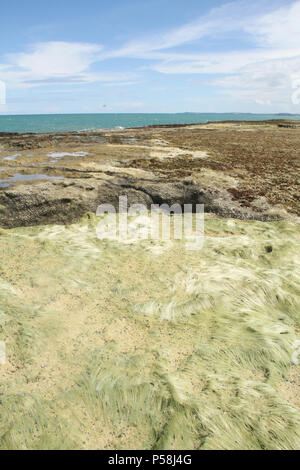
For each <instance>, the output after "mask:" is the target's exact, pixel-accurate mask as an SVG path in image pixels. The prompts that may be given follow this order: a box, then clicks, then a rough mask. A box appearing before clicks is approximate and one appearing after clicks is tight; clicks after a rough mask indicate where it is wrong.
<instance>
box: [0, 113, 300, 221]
mask: <svg viewBox="0 0 300 470" xmlns="http://www.w3.org/2000/svg"><path fill="white" fill-rule="evenodd" d="M299 153H300V127H299V125H297V123H295V122H293V121H268V122H264V121H262V122H230V123H229V122H227V123H208V124H201V125H189V126H149V127H147V128H139V129H124V130H117V131H116V130H110V131H109V130H100V131H93V132H70V133H60V134H6V133H2V134H0V167H1V168H0V170H1V172H0V226H2V227H6V228H12V227H17V226H22V225H26V226H28V225H40V224H49V223H61V224H65V223H71V222H75V221H76V220H78V219H79V218H80V217H81V216H82V215H83V214H84V213H85V212H87V211H93V212H95V210H96V209H97V206H98V205H99V204H102V203H108V202H109V203H111V204H115V205H116V207H117V206H118V197H119V196H121V195H127V196H128V202H129V204H131V203H143V204H146V205H147V207H150V206H151V204H157V203H159V204H162V203H167V204H170V205H172V204H175V203H178V204H180V205H183V204H190V203H194V204H197V203H200V204H201V203H203V204H204V205H205V211H206V212H212V213H215V214H217V215H221V216H224V217H233V218H239V219H256V220H262V221H266V220H273V219H278V218H282V217H284V218H293V219H295V217H297V216H299V215H300V203H299Z"/></svg>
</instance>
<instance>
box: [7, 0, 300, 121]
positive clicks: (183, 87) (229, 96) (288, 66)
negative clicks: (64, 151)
mask: <svg viewBox="0 0 300 470" xmlns="http://www.w3.org/2000/svg"><path fill="white" fill-rule="evenodd" d="M0 8H1V10H0V11H1V17H0V18H1V19H0V81H1V83H0V113H2V114H31V113H75V112H76V113H90V112H95V113H97V112H187V111H191V112H197V111H198V112H229V111H233V112H258V113H273V112H291V113H300V27H299V24H300V0H296V1H295V0H254V1H253V2H251V4H249V2H248V1H244V0H235V1H232V2H228V1H224V0H210V1H208V0H204V1H201V0H186V1H183V0H113V1H112V0H110V1H106V0H102V1H99V0H85V1H77V0H73V1H70V0H64V1H62V0H60V1H57V0H52V1H51V2H41V1H35V0H27V1H26V2H24V1H20V0H17V1H14V2H3V3H2V4H1V7H0ZM4 84H5V86H6V103H3V99H2V104H1V90H2V98H3V89H4Z"/></svg>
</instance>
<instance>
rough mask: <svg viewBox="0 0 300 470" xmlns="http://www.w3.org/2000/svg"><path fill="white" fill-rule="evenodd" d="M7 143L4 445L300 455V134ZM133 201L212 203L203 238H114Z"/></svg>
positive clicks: (6, 138) (170, 131)
mask: <svg viewBox="0 0 300 470" xmlns="http://www.w3.org/2000/svg"><path fill="white" fill-rule="evenodd" d="M279 126H284V127H279ZM0 145H1V149H0V150H1V153H0V169H1V172H0V175H1V183H0V184H2V189H0V204H1V207H0V210H1V212H0V225H1V226H2V228H1V229H0V346H1V344H2V345H5V356H4V355H3V354H2V356H1V355H0V359H1V358H2V362H1V363H0V398H1V399H0V448H1V449H116V450H117V449H203V450H208V449H299V448H300V374H299V367H300V365H299V363H300V349H299V340H300V315H299V312H300V301H299V299H300V249H299V248H300V246H299V245H300V241H299V219H298V216H299V215H300V214H299V198H298V199H297V197H298V196H299V191H297V188H298V187H299V186H298V185H299V175H298V174H297V162H298V161H299V149H300V129H299V128H298V127H294V124H293V122H288V123H287V122H286V121H284V122H278V121H276V122H269V123H267V122H265V123H234V124H233V123H221V124H206V125H199V126H181V127H174V126H171V127H169V126H166V127H152V128H144V129H125V130H122V131H121V130H118V131H104V130H102V131H99V132H91V133H71V134H64V135H50V134H47V135H34V134H33V135H28V136H24V135H22V136H20V135H15V136H12V135H2V136H1V138H0ZM297 159H298V160H297ZM16 175H18V176H16ZM30 178H31V179H30ZM123 194H127V195H128V201H129V203H130V202H143V203H144V204H146V205H147V207H149V206H150V205H151V204H152V203H153V202H155V203H157V202H159V203H162V202H167V203H169V204H173V203H179V204H183V203H191V202H194V203H197V202H204V203H205V206H206V212H207V213H206V214H205V233H204V235H205V238H204V245H203V247H202V249H201V250H194V251H193V250H187V249H186V244H185V240H184V239H182V240H176V239H173V238H170V239H166V240H163V239H150V238H149V239H140V238H139V237H138V234H137V231H136V227H139V228H140V229H142V228H143V225H144V224H146V220H145V217H144V216H143V215H136V216H133V217H132V220H131V222H132V228H133V229H132V230H131V232H130V233H131V237H129V238H128V239H126V240H118V239H114V238H113V237H112V238H109V237H106V238H103V239H101V238H99V236H98V233H99V232H98V230H99V225H100V227H101V224H103V225H104V226H105V224H106V218H105V217H103V218H101V217H100V218H99V216H98V217H97V216H96V215H95V213H94V212H95V210H96V207H97V205H98V204H100V203H103V202H109V203H114V202H117V199H118V196H119V195H123ZM83 214H85V215H83ZM82 215H83V216H82ZM194 217H195V216H194ZM129 226H130V224H129ZM3 351H4V350H3ZM3 351H2V353H3ZM0 353H1V350H0Z"/></svg>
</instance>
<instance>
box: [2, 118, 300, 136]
mask: <svg viewBox="0 0 300 470" xmlns="http://www.w3.org/2000/svg"><path fill="white" fill-rule="evenodd" d="M285 118H292V119H299V120H300V115H297V116H296V115H293V116H291V115H275V114H237V113H227V114H225V113H178V114H144V113H140V114H41V115H37V114H34V115H23V116H4V115H3V116H0V132H20V133H24V132H25V133H26V132H37V133H43V132H66V131H83V130H94V129H114V128H118V127H142V126H148V125H151V124H196V123H201V122H207V121H226V120H236V121H240V120H242V121H258V120H265V119H285Z"/></svg>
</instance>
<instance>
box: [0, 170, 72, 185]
mask: <svg viewBox="0 0 300 470" xmlns="http://www.w3.org/2000/svg"><path fill="white" fill-rule="evenodd" d="M62 179H64V177H63V176H48V175H38V174H37V175H21V174H19V173H16V174H15V175H14V176H11V177H9V178H6V179H3V180H1V179H0V188H8V187H10V186H13V185H14V184H16V183H18V182H19V181H36V180H46V181H53V180H62Z"/></svg>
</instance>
